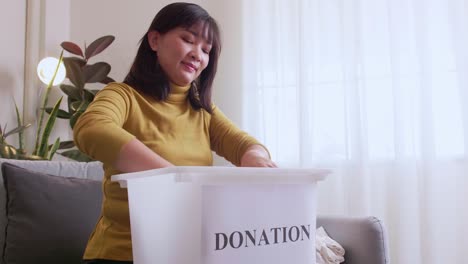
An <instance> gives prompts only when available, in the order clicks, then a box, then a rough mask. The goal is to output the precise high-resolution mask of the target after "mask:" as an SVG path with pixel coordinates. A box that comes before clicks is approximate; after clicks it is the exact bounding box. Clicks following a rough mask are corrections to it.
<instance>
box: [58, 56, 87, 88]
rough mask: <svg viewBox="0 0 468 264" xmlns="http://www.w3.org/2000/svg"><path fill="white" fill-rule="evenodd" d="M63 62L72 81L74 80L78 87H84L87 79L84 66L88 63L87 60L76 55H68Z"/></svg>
mask: <svg viewBox="0 0 468 264" xmlns="http://www.w3.org/2000/svg"><path fill="white" fill-rule="evenodd" d="M63 63H64V64H65V69H66V70H67V78H68V79H70V82H72V83H73V84H74V85H75V86H76V88H78V89H83V88H84V84H85V81H84V77H83V70H82V67H83V66H84V65H86V61H84V60H82V59H80V58H76V57H68V58H64V59H63Z"/></svg>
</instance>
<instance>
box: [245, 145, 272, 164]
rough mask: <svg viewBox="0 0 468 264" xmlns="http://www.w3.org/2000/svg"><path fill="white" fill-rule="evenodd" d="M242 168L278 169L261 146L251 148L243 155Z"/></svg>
mask: <svg viewBox="0 0 468 264" xmlns="http://www.w3.org/2000/svg"><path fill="white" fill-rule="evenodd" d="M240 166H241V167H270V168H276V167H277V166H276V164H275V163H274V162H273V161H272V160H271V159H270V155H269V154H268V152H267V151H266V150H265V149H264V148H263V147H262V146H260V145H253V146H250V147H249V148H248V149H247V150H246V151H245V153H244V155H242V158H241V164H240Z"/></svg>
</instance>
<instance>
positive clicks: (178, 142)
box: [73, 83, 258, 261]
mask: <svg viewBox="0 0 468 264" xmlns="http://www.w3.org/2000/svg"><path fill="white" fill-rule="evenodd" d="M188 89H189V87H179V86H175V85H171V93H170V94H169V97H168V98H167V99H166V100H165V101H158V100H155V99H153V98H151V97H149V96H146V95H143V94H140V93H139V92H137V91H136V90H135V89H133V88H132V87H130V86H128V85H126V84H123V83H111V84H109V85H108V86H106V87H105V88H104V89H103V90H102V91H100V92H99V93H98V94H97V95H96V97H95V99H94V101H93V102H92V103H91V104H90V105H89V107H88V109H87V110H86V112H85V113H84V114H83V115H82V116H81V117H80V118H79V120H78V122H77V123H76V125H75V127H74V131H73V132H74V139H75V143H76V145H77V146H78V148H79V149H80V150H81V151H83V152H84V153H86V154H88V155H89V156H90V157H92V158H94V159H96V160H99V161H102V162H103V167H104V179H103V194H104V199H103V206H102V211H101V216H100V218H99V221H98V223H97V225H96V227H95V230H94V232H93V233H92V234H91V237H90V239H89V241H88V245H87V247H86V251H85V254H84V259H112V260H123V261H131V260H132V244H131V236H130V219H129V210H128V197H127V190H126V189H122V188H120V186H119V185H118V184H117V183H115V182H111V181H110V178H111V176H112V175H114V174H118V173H121V172H119V171H118V170H116V169H115V168H113V167H112V164H114V161H115V160H116V158H117V155H118V154H119V151H120V149H121V148H122V146H124V145H125V144H126V143H128V142H129V141H130V140H132V139H133V138H135V137H136V138H137V139H138V140H140V141H141V142H143V144H145V145H146V146H148V147H149V148H150V149H152V150H153V151H154V152H156V153H157V154H159V155H160V156H161V157H163V158H165V159H166V160H168V161H169V162H171V163H172V164H174V165H179V166H182V165H183V166H210V165H212V162H213V157H212V152H211V151H212V150H213V151H215V152H216V153H218V154H219V155H221V156H223V157H225V158H226V159H227V160H229V161H230V162H232V163H233V164H235V165H239V164H240V159H241V157H242V155H243V153H244V152H245V150H246V149H247V148H248V147H250V146H251V145H254V144H258V142H257V141H256V140H255V139H254V138H252V137H250V136H249V135H248V134H246V133H245V132H243V131H241V130H239V129H238V128H237V127H236V126H234V125H233V124H232V123H231V122H230V121H229V120H228V119H227V118H226V117H225V116H224V115H223V113H222V112H221V111H220V110H218V108H216V107H215V106H213V107H214V110H213V114H209V113H208V112H206V111H205V110H198V111H197V110H194V109H193V108H192V107H191V105H190V103H189V101H188V97H187V95H188Z"/></svg>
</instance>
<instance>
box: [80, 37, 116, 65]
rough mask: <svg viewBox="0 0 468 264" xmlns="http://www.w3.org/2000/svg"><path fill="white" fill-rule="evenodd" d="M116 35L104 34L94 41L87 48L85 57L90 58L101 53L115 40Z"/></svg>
mask: <svg viewBox="0 0 468 264" xmlns="http://www.w3.org/2000/svg"><path fill="white" fill-rule="evenodd" d="M114 39H115V37H114V36H111V35H109V36H104V37H100V38H98V39H96V40H95V41H93V42H92V43H91V44H89V46H88V47H87V48H86V50H85V57H86V59H87V60H89V59H90V58H91V57H93V56H96V55H97V54H99V53H101V52H102V51H103V50H104V49H106V48H107V47H108V46H109V45H110V44H111V43H112V42H113V41H114Z"/></svg>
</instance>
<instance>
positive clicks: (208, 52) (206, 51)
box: [202, 49, 210, 54]
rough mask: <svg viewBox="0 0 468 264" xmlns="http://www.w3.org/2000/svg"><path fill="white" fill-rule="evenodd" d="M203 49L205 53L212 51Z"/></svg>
mask: <svg viewBox="0 0 468 264" xmlns="http://www.w3.org/2000/svg"><path fill="white" fill-rule="evenodd" d="M202 51H203V53H205V54H210V51H209V50H206V49H203V50H202Z"/></svg>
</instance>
